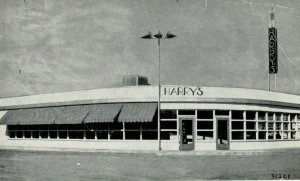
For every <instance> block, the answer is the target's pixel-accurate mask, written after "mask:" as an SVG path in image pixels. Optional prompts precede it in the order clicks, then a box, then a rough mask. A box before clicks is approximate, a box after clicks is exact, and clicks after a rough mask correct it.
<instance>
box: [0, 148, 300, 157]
mask: <svg viewBox="0 0 300 181" xmlns="http://www.w3.org/2000/svg"><path fill="white" fill-rule="evenodd" d="M0 150H1V151H4V150H12V151H22V150H24V151H37V152H80V153H84V152H86V153H91V152H92V153H127V154H130V153H134V154H139V153H140V154H142V153H144V154H156V155H157V156H164V155H177V156H181V155H182V156H184V155H185V156H186V155H268V154H273V153H277V154H278V153H284V154H287V153H299V152H300V149H299V148H284V149H282V148H281V149H278V148H277V149H266V150H192V151H179V150H161V151H158V150H103V149H82V148H50V147H43V148H40V147H32V148H24V147H0Z"/></svg>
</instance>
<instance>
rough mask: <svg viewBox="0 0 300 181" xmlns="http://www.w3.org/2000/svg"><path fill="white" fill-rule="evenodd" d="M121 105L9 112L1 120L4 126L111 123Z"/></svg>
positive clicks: (77, 106) (31, 109)
mask: <svg viewBox="0 0 300 181" xmlns="http://www.w3.org/2000/svg"><path fill="white" fill-rule="evenodd" d="M121 108H122V104H94V105H76V106H61V107H46V108H30V109H18V110H9V111H8V112H7V113H6V114H5V115H4V116H3V117H2V118H1V119H0V124H4V125H17V124H20V125H36V124H81V123H97V122H113V121H114V120H115V119H116V117H117V116H118V114H119V113H120V110H121Z"/></svg>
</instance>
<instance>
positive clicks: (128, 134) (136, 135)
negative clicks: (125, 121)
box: [125, 131, 140, 140]
mask: <svg viewBox="0 0 300 181" xmlns="http://www.w3.org/2000/svg"><path fill="white" fill-rule="evenodd" d="M125 139H126V140H139V139H140V131H125Z"/></svg>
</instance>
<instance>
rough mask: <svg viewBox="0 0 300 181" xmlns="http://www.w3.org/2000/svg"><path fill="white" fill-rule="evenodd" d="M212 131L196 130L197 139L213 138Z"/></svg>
mask: <svg viewBox="0 0 300 181" xmlns="http://www.w3.org/2000/svg"><path fill="white" fill-rule="evenodd" d="M213 135H214V133H213V131H197V140H213V138H214V136H213Z"/></svg>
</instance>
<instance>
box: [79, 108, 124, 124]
mask: <svg viewBox="0 0 300 181" xmlns="http://www.w3.org/2000/svg"><path fill="white" fill-rule="evenodd" d="M121 108H122V104H95V105H90V106H89V113H88V115H87V116H86V118H85V119H84V123H98V122H113V121H114V120H115V119H116V117H117V116H118V114H119V112H120V110H121Z"/></svg>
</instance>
